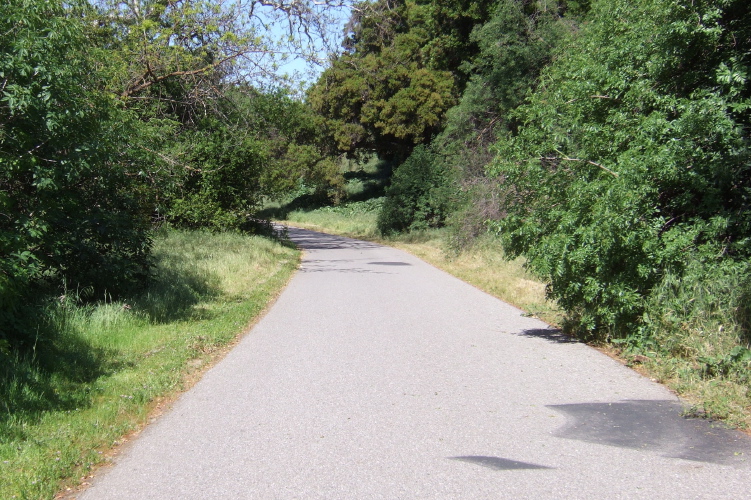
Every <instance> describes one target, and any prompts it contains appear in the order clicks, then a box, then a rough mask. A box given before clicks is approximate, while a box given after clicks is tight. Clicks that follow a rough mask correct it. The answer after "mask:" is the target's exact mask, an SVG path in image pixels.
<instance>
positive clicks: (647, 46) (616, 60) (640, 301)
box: [490, 0, 751, 338]
mask: <svg viewBox="0 0 751 500" xmlns="http://www.w3.org/2000/svg"><path fill="white" fill-rule="evenodd" d="M592 9H593V10H592V12H591V22H590V23H589V24H587V25H585V26H584V27H583V28H582V30H581V32H580V35H579V36H578V38H577V39H576V40H575V41H574V42H573V43H572V45H571V46H570V47H568V48H567V49H566V50H565V52H563V53H562V54H561V55H560V57H558V58H557V59H555V60H554V62H553V63H552V64H551V65H550V66H549V67H548V68H547V69H546V70H545V71H544V72H543V74H542V76H541V86H540V89H539V91H538V92H536V93H535V94H534V95H533V96H532V97H531V98H530V100H529V104H527V105H525V106H522V107H521V108H520V109H519V111H518V112H517V115H516V116H517V119H518V120H519V121H520V123H522V124H523V125H522V126H521V127H520V129H519V132H518V133H517V134H514V135H509V136H508V137H507V138H505V139H503V140H501V141H500V143H499V144H498V157H497V159H496V161H495V163H494V164H493V166H492V167H491V169H490V171H491V173H492V174H494V175H496V176H497V178H499V179H500V180H501V182H502V183H503V186H504V190H505V196H506V198H507V199H508V200H509V201H510V203H508V204H507V205H506V207H505V208H506V210H507V215H506V216H505V217H504V218H502V219H500V220H498V221H496V223H495V228H496V229H497V230H498V231H499V233H501V234H502V235H503V237H504V243H505V247H506V249H507V250H508V252H509V254H510V255H511V256H516V255H525V256H526V257H527V259H528V262H529V265H530V266H531V267H532V269H533V270H534V271H535V272H536V273H538V274H539V275H540V276H543V277H544V278H545V279H546V280H548V281H549V283H550V286H549V291H550V294H551V296H552V297H553V298H555V299H556V300H557V301H558V303H559V304H560V305H561V306H562V307H563V308H564V309H565V310H566V311H567V312H568V313H569V314H570V316H571V318H572V320H573V324H572V326H573V328H574V329H575V330H577V331H578V332H579V333H580V334H582V335H583V336H585V337H593V336H597V337H599V338H608V337H623V336H630V335H635V334H636V332H638V331H639V326H640V323H642V321H643V313H644V311H645V304H646V303H647V300H648V297H649V296H650V293H651V291H652V290H653V289H654V288H655V287H656V286H657V285H658V284H659V283H661V282H662V280H663V279H665V277H666V276H668V275H674V276H678V277H681V276H683V275H684V272H685V271H686V263H687V259H686V257H687V255H696V256H697V257H696V258H698V259H699V260H700V261H702V262H707V263H708V267H707V268H705V271H703V272H705V273H707V276H711V272H710V271H711V269H712V267H713V266H715V265H719V264H720V263H722V262H725V261H726V259H730V260H733V261H742V260H744V259H747V258H748V256H749V254H751V211H750V210H749V208H751V207H749V201H750V200H751V175H750V174H751V170H750V168H749V167H750V166H751V163H749V158H750V156H749V152H750V151H749V145H748V128H749V125H750V124H751V120H750V119H749V118H750V116H749V110H751V87H750V86H749V80H748V65H749V64H750V63H751V57H750V56H749V54H751V16H749V15H748V14H749V9H748V5H747V2H745V1H740V0H725V1H722V2H694V1H691V2H689V1H678V2H675V1H672V0H639V1H632V0H607V1H605V0H603V1H599V2H594V4H593V7H592ZM645 40H648V41H649V42H648V43H645ZM712 262H715V264H711V263H712Z"/></svg>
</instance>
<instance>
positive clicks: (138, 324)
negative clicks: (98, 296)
mask: <svg viewBox="0 0 751 500" xmlns="http://www.w3.org/2000/svg"><path fill="white" fill-rule="evenodd" d="M154 255H155V257H156V275H157V278H156V280H155V282H154V284H153V285H152V286H151V287H150V288H149V289H148V290H147V291H146V292H145V293H144V294H142V295H140V296H137V297H133V298H132V299H130V300H123V301H116V302H113V301H111V300H107V298H106V297H104V298H103V299H102V300H101V301H100V302H99V303H97V304H96V305H83V304H81V303H79V301H78V300H77V297H76V294H75V293H69V294H65V295H62V296H61V297H58V298H57V299H55V300H54V301H51V302H50V303H49V304H48V305H47V306H46V307H45V308H44V310H43V311H42V313H43V314H42V320H41V321H40V325H41V326H40V332H43V333H41V334H40V337H39V340H38V342H37V347H36V349H35V350H34V352H33V353H30V354H29V355H27V356H20V355H13V354H7V353H6V354H4V356H5V357H6V358H7V359H3V360H1V361H3V364H4V367H3V369H2V370H1V371H0V401H1V403H0V477H2V481H0V498H3V499H14V498H19V499H20V498H35V499H36V498H53V497H54V496H55V495H56V494H57V493H58V492H60V491H64V490H65V489H66V488H70V487H74V486H76V485H77V484H78V483H79V482H80V481H82V480H83V479H84V478H85V477H86V475H87V474H88V473H89V471H90V470H91V468H92V467H93V466H95V465H96V464H98V463H101V462H102V461H103V460H104V459H105V458H106V455H107V451H108V450H109V449H111V448H112V447H113V446H116V445H117V444H118V443H120V441H121V440H122V439H123V437H124V436H126V435H127V434H129V433H131V432H133V431H135V430H137V429H139V428H140V427H142V426H143V425H144V424H145V423H146V421H147V418H148V417H149V415H150V413H151V412H152V411H153V410H154V409H155V407H156V406H157V404H158V403H159V402H160V401H162V400H164V399H165V398H166V399H169V398H171V397H174V395H175V394H176V393H178V392H179V391H181V390H183V389H184V388H185V387H186V385H187V381H188V380H189V379H190V377H191V374H193V375H195V374H196V372H200V370H202V369H203V367H204V366H207V365H209V364H210V362H211V361H212V360H213V359H215V358H217V357H218V356H219V355H220V354H221V353H222V351H223V349H225V348H226V347H227V346H228V345H229V344H231V342H232V341H233V340H235V339H236V338H237V337H238V336H239V335H240V334H241V333H242V332H244V331H245V330H246V329H247V327H248V325H249V323H250V322H251V321H252V320H253V318H255V317H257V316H258V315H259V313H261V312H262V311H263V309H264V308H265V307H266V305H267V304H268V303H269V302H270V300H271V299H272V298H274V297H275V296H276V295H277V293H278V292H279V290H281V288H282V287H283V286H284V285H285V284H286V282H287V281H288V279H289V277H290V276H291V274H292V272H293V271H294V269H295V268H296V266H297V263H298V253H297V252H296V251H295V250H292V249H290V248H286V247H284V246H282V245H281V244H279V243H278V242H273V241H270V240H267V239H264V238H261V237H255V236H243V235H240V234H233V233H222V234H212V233H203V232H179V231H169V232H165V233H164V234H162V235H160V236H159V237H158V238H157V240H156V245H155V251H154Z"/></svg>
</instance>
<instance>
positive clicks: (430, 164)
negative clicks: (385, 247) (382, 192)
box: [378, 145, 451, 235]
mask: <svg viewBox="0 0 751 500" xmlns="http://www.w3.org/2000/svg"><path fill="white" fill-rule="evenodd" d="M450 179H451V176H450V174H449V173H448V172H447V171H446V169H445V166H444V165H443V164H442V163H441V161H440V158H439V157H438V156H437V155H436V154H435V153H434V152H433V151H431V150H430V149H429V148H428V147H425V146H423V145H419V146H417V147H416V148H415V149H414V151H412V154H411V155H410V156H409V158H407V160H406V161H405V162H404V163H403V164H402V165H400V166H399V168H397V170H396V172H394V175H393V177H392V179H391V186H389V187H388V189H386V201H385V202H384V204H383V207H382V209H381V211H380V213H379V214H378V229H379V230H380V231H381V233H383V234H386V235H388V234H392V233H395V232H403V231H415V230H421V229H427V228H430V227H440V226H442V225H443V223H444V221H445V219H446V216H447V214H448V212H449V209H450V205H451V198H450V194H451V186H450Z"/></svg>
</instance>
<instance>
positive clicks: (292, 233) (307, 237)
mask: <svg viewBox="0 0 751 500" xmlns="http://www.w3.org/2000/svg"><path fill="white" fill-rule="evenodd" d="M287 235H288V236H289V239H290V240H291V241H292V242H293V243H294V244H295V245H297V246H298V247H300V248H302V249H303V250H340V249H350V250H351V249H355V250H366V249H373V248H380V245H376V244H375V243H370V242H367V241H361V240H353V239H350V238H344V237H342V236H333V235H330V234H325V233H319V232H316V231H310V230H308V229H298V228H296V227H290V228H288V229H287Z"/></svg>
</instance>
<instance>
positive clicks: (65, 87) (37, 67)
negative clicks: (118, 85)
mask: <svg viewBox="0 0 751 500" xmlns="http://www.w3.org/2000/svg"><path fill="white" fill-rule="evenodd" d="M82 8H85V6H84V5H83V3H82V2H81V3H79V2H75V1H73V2H65V3H63V2H54V1H52V2H50V1H43V0H11V1H10V2H3V3H2V4H0V75H2V85H1V86H0V124H2V127H1V128H2V130H1V131H0V213H2V215H3V216H2V217H1V218H0V305H2V310H3V312H2V313H1V314H0V343H4V344H8V342H9V341H12V343H13V344H15V345H18V344H24V343H26V344H27V345H29V344H31V343H32V342H33V341H34V335H35V333H34V332H33V330H29V329H27V328H25V327H24V313H23V312H22V309H24V308H25V306H26V305H27V303H28V302H29V297H30V296H32V295H39V290H40V289H41V290H42V292H44V293H55V292H57V291H59V290H60V289H61V288H63V287H64V286H66V285H67V286H68V287H71V288H81V289H84V288H91V289H93V290H94V291H96V292H98V293H104V292H105V291H106V292H107V293H108V294H111V295H117V294H120V293H127V292H128V291H130V290H132V289H134V288H136V287H139V286H141V285H143V284H144V282H145V280H146V278H147V276H148V271H149V266H150V260H149V253H150V245H151V239H150V233H149V229H150V228H149V221H148V218H147V217H145V216H144V214H143V211H142V207H141V201H140V199H139V198H138V196H137V195H136V194H135V193H136V192H137V181H135V180H134V177H133V176H130V175H128V172H126V165H125V160H123V157H124V156H127V155H126V154H124V153H123V150H125V149H127V146H126V144H125V143H124V142H125V138H126V137H129V136H131V134H132V133H133V132H134V131H133V126H132V125H133V121H132V120H131V117H130V116H129V115H128V114H126V113H124V112H122V111H121V110H120V109H119V108H118V107H117V106H116V102H115V100H114V99H113V98H112V96H111V95H108V94H106V93H105V92H103V91H101V90H100V89H102V88H103V87H104V82H103V76H102V75H101V72H99V71H97V65H96V64H95V62H94V61H93V60H92V58H93V57H94V56H93V53H92V52H95V51H94V49H93V48H92V47H91V43H90V41H89V40H88V39H87V37H86V31H85V26H84V25H83V24H82V23H81V21H80V9H82ZM32 289H33V292H32V291H31V290H32ZM3 340H5V342H3Z"/></svg>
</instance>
